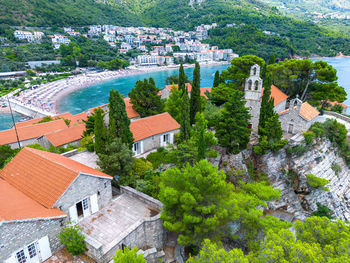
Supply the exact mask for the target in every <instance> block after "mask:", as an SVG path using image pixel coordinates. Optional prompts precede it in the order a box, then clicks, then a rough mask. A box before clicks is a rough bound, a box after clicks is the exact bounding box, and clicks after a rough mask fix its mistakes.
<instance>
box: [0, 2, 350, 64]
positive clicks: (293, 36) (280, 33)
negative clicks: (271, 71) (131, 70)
mask: <svg viewBox="0 0 350 263" xmlns="http://www.w3.org/2000/svg"><path fill="white" fill-rule="evenodd" d="M0 6H1V7H2V8H1V9H0V24H1V23H3V24H9V25H28V26H66V25H73V26H78V25H88V24H115V25H124V26H125V25H134V26H140V25H145V26H156V27H169V28H173V29H177V30H179V29H180V30H194V27H195V26H197V25H199V24H202V23H203V24H208V23H209V24H210V23H217V24H218V25H219V27H218V28H217V29H214V30H211V31H210V39H208V40H207V41H208V42H209V43H210V44H212V45H218V46H219V48H232V49H233V50H234V52H236V53H238V54H240V55H245V54H255V55H259V56H261V57H263V58H268V56H269V55H271V54H275V55H276V56H277V57H279V58H283V57H291V56H294V55H301V56H309V55H311V54H316V55H322V56H335V55H336V54H338V53H339V52H342V53H343V54H350V41H349V38H348V36H345V35H342V34H340V33H335V32H331V31H329V30H326V29H324V28H320V27H319V26H317V25H316V24H314V23H311V22H303V21H298V20H295V19H292V18H289V17H286V16H283V15H281V14H280V13H279V11H277V9H276V8H274V7H269V6H267V5H266V4H263V3H262V2H260V1H257V0H226V1H224V0H203V1H199V2H198V1H196V0H194V1H189V0H121V1H116V0H100V1H98V0H55V1H48V0H34V1H29V0H18V1H16V3H14V2H13V1H6V0H0ZM227 24H230V25H231V27H227V26H226V25H227Z"/></svg>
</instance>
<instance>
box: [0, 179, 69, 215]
mask: <svg viewBox="0 0 350 263" xmlns="http://www.w3.org/2000/svg"><path fill="white" fill-rule="evenodd" d="M65 215H66V214H65V213H64V212H62V211H61V210H59V209H57V208H53V209H50V208H46V207H44V206H42V205H41V204H39V203H38V202H36V201H34V200H33V199H31V198H29V197H28V196H26V195H25V194H24V193H22V192H21V191H19V190H17V189H16V188H15V187H13V186H11V185H10V184H9V183H8V182H6V181H5V180H3V179H1V178H0V221H1V220H4V221H12V220H24V219H34V218H45V217H49V218H52V217H63V216H65Z"/></svg>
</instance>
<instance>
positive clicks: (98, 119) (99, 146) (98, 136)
mask: <svg viewBox="0 0 350 263" xmlns="http://www.w3.org/2000/svg"><path fill="white" fill-rule="evenodd" d="M94 112H95V120H94V134H95V145H94V146H95V152H96V153H97V154H99V153H103V152H104V151H105V147H106V141H107V130H106V128H105V126H104V119H103V117H104V112H103V110H102V109H100V108H98V109H95V111H94Z"/></svg>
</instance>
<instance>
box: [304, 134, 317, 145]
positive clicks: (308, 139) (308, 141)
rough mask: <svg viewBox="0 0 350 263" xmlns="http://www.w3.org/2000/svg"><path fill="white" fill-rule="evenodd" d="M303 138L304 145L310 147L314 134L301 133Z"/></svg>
mask: <svg viewBox="0 0 350 263" xmlns="http://www.w3.org/2000/svg"><path fill="white" fill-rule="evenodd" d="M303 136H304V138H305V143H306V144H307V145H310V144H312V142H313V141H314V138H315V136H316V134H315V133H314V132H311V131H308V132H303Z"/></svg>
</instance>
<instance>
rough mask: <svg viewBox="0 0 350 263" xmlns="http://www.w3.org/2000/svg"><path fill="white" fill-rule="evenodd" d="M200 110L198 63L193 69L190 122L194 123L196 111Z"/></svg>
mask: <svg viewBox="0 0 350 263" xmlns="http://www.w3.org/2000/svg"><path fill="white" fill-rule="evenodd" d="M200 111H201V68H200V66H199V63H198V62H196V66H195V68H194V70H193V81H192V90H191V99H190V123H191V125H192V124H194V122H195V118H196V114H197V112H200Z"/></svg>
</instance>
